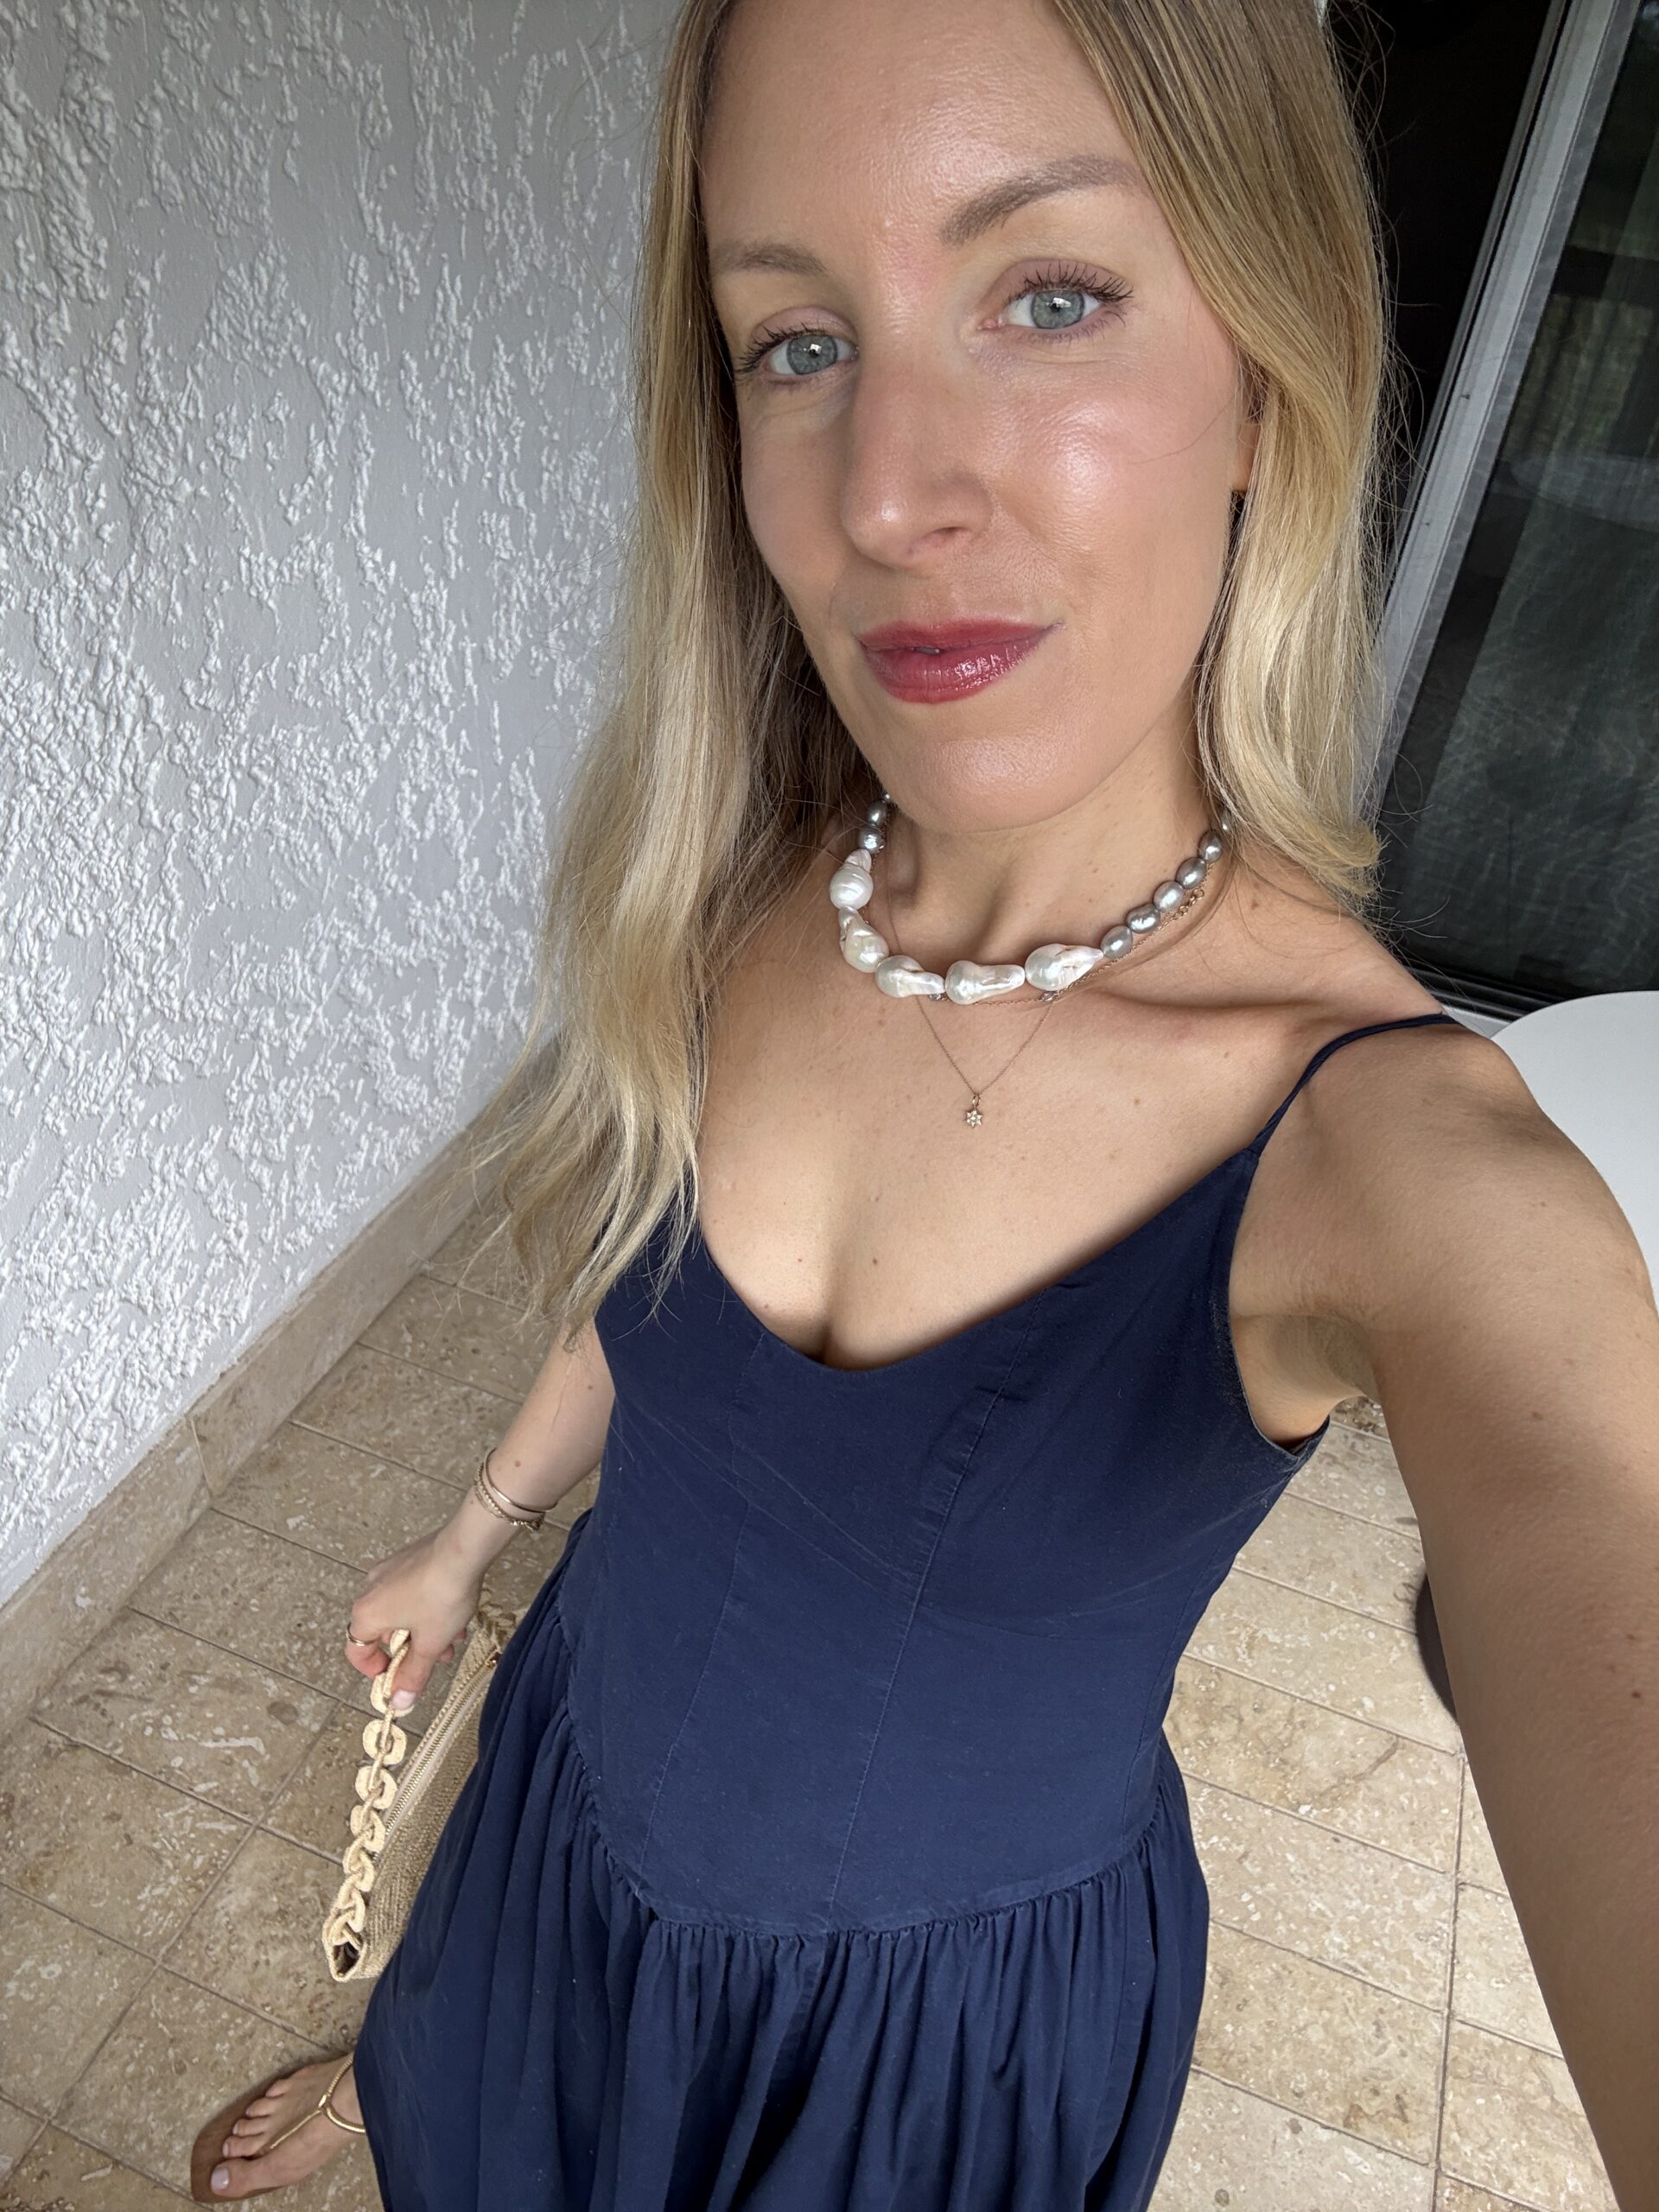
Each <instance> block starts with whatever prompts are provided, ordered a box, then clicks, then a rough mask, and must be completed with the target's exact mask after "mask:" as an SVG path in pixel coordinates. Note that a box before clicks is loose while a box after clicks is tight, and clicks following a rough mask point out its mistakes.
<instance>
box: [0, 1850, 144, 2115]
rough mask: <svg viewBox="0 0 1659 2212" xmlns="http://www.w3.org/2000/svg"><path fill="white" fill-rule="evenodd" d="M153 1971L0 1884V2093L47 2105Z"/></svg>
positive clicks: (50, 2107)
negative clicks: (2, 1887) (3, 1888)
mask: <svg viewBox="0 0 1659 2212" xmlns="http://www.w3.org/2000/svg"><path fill="white" fill-rule="evenodd" d="M153 1970H154V1969H153V1968H152V1967H151V1965H150V1962H149V1960H148V1959H146V1958H143V1956H141V1955H140V1954H139V1953H138V1952H137V1951H130V1950H129V1949H128V1948H126V1946H125V1945H124V1944H123V1943H118V1942H114V1941H113V1940H112V1939H111V1937H109V1936H99V1935H98V1934H96V1933H95V1932H94V1931H93V1930H92V1929H90V1928H83V1927H81V1925H80V1924H79V1922H78V1921H73V1920H69V1919H66V1918H65V1916H64V1915H63V1914H62V1913H60V1912H54V1911H53V1910H51V1908H50V1907H49V1906H48V1905H43V1904H36V1903H35V1900H34V1898H32V1897H21V1896H19V1895H18V1893H17V1892H16V1891H15V1890H0V2091H3V2093H4V2094H5V2095H6V2096H8V2097H10V2098H14V2099H16V2102H17V2103H18V2104H20V2105H27V2106H28V2107H29V2109H30V2110H31V2111H33V2112H37V2113H51V2112H52V2111H54V2109H55V2107H56V2105H57V2101H58V2100H59V2098H60V2096H62V2094H63V2093H64V2091H65V2090H66V2089H67V2088H68V2087H69V2085H70V2083H71V2082H73V2081H74V2080H75V2078H76V2076H77V2075H79V2072H80V2069H81V2068H82V2067H83V2066H85V2065H86V2062H87V2060H88V2059H89V2058H90V2057H91V2056H92V2053H93V2052H94V2051H95V2050H97V2048H98V2046H99V2044H100V2043H102V2042H103V2040H104V2038H105V2036H106V2035H107V2034H108V2033H109V2031H110V2030H111V2027H112V2026H113V2025H114V2024H115V2022H116V2020H117V2018H118V2017H119V2015H120V2013H121V2012H122V2011H123V2009H124V2007H125V2006H126V2005H129V2004H130V2002H131V2001H132V1999H133V1998H134V1997H135V1996H136V1995H137V1993H138V1990H139V1988H140V1986H142V1984H143V1980H144V1978H145V1977H146V1975H148V1974H150V1973H151V1972H153Z"/></svg>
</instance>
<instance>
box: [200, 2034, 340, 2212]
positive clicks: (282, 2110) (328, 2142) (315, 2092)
mask: <svg viewBox="0 0 1659 2212" xmlns="http://www.w3.org/2000/svg"><path fill="white" fill-rule="evenodd" d="M339 2063H340V2061H339V2059H338V2058H326V2059H320V2060H319V2061H318V2062H317V2063H316V2064H315V2066H302V2067H301V2068H300V2069H299V2071H298V2072H297V2073H296V2074H284V2075H283V2077H282V2079H281V2080H280V2081H277V2082H272V2083H271V2085H270V2088H268V2089H267V2090H266V2091H265V2093H264V2095H263V2096H259V2097H256V2098H255V2099H254V2101H253V2102H252V2103H251V2105H250V2106H249V2107H248V2108H247V2110H246V2112H245V2113H243V2115H242V2117H241V2119H240V2120H238V2121H237V2123H236V2125H235V2126H234V2127H233V2128H232V2131H231V2133H230V2134H229V2135H228V2136H226V2139H225V2144H224V2148H223V2152H222V2156H221V2158H220V2161H219V2164H218V2165H216V2166H215V2167H214V2168H213V2180H212V2183H211V2187H212V2189H213V2195H214V2196H215V2198H218V2197H221V2196H222V2197H223V2198H224V2200H225V2202H226V2203H227V2204H232V2203H234V2202H235V2201H236V2199H237V2198H238V2196H251V2195H252V2193H253V2192H254V2190H260V2189H283V2188H285V2187H286V2186H287V2185H288V2183H290V2182H296V2181H303V2180H304V2179H305V2177H306V2176H307V2175H308V2174H314V2173H315V2172H316V2171H317V2169H318V2167H319V2166H325V2165H327V2163H328V2161H329V2159H330V2158H333V2157H334V2153H335V2152H336V2151H343V2150H344V2149H345V2147H346V2144H347V2143H349V2142H351V2141H353V2137H351V2136H349V2135H347V2134H346V2131H345V2129H344V2128H343V2127H336V2126H334V2122H333V2120H330V2119H329V2118H328V2116H327V2113H321V2112H318V2111H316V2110H315V2106H316V2101H317V2099H318V2098H319V2097H320V2096H321V2094H322V2093H323V2091H324V2089H326V2088H327V2086H328V2076H329V2075H331V2074H332V2073H333V2072H334V2069H335V2067H336V2066H338V2065H339ZM333 2102H334V2110H335V2111H336V2112H337V2113H340V2117H341V2118H342V2119H343V2120H361V2119H362V2117H363V2114H362V2111H361V2108H360V2107H359V2104H358V2101H357V2082H356V2080H355V2078H354V2076H353V2069H352V2068H351V2067H349V2066H348V2067H347V2068H346V2071H345V2072H344V2073H343V2074H342V2075H340V2081H339V2082H338V2083H337V2085H336V2087H335V2089H334V2099H333ZM302 2112H308V2113H311V2115H312V2117H311V2118H310V2120H308V2121H307V2123H306V2125H305V2126H303V2127H300V2128H296V2129H295V2132H294V2133H293V2134H292V2135H290V2136H289V2139H288V2140H287V2142H286V2143H279V2144H278V2145H277V2148H276V2149H275V2150H274V2151H271V2152H266V2151H265V2147H264V2146H265V2145H266V2144H267V2143H269V2142H270V2140H271V2139H272V2137H273V2136H277V2135H280V2134H281V2133H282V2132H283V2129H284V2128H285V2127H292V2126H293V2125H294V2122H295V2121H296V2120H297V2119H298V2118H299V2116H300V2114H301V2113H302ZM356 2140H359V2141H360V2140H361V2138H360V2137H359V2138H356Z"/></svg>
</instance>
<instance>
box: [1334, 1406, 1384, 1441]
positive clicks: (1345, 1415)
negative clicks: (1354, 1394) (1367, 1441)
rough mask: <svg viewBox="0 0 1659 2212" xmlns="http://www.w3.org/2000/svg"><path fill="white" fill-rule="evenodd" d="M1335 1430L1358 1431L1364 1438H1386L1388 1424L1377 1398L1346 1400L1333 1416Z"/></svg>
mask: <svg viewBox="0 0 1659 2212" xmlns="http://www.w3.org/2000/svg"><path fill="white" fill-rule="evenodd" d="M1331 1423H1332V1427H1333V1428H1351V1429H1356V1430H1357V1431H1358V1433H1360V1434H1361V1435H1362V1436H1381V1437H1383V1438H1386V1437H1387V1435H1388V1433H1389V1427H1388V1423H1387V1422H1386V1421H1384V1420H1383V1408H1382V1407H1381V1406H1379V1405H1378V1404H1377V1402H1376V1399H1375V1398H1344V1400H1343V1402H1342V1403H1341V1404H1340V1405H1339V1406H1338V1407H1337V1408H1336V1409H1335V1410H1334V1412H1333V1413H1332V1416H1331Z"/></svg>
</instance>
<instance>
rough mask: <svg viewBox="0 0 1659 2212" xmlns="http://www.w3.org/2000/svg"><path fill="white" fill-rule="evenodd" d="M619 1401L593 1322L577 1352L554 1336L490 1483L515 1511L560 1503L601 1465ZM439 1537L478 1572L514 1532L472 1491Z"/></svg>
mask: <svg viewBox="0 0 1659 2212" xmlns="http://www.w3.org/2000/svg"><path fill="white" fill-rule="evenodd" d="M615 1395H616V1393H615V1390H614V1389H613V1385H612V1382H611V1375H610V1370H609V1368H608V1367H607V1365H606V1363H605V1354H604V1351H602V1349H601V1345H600V1342H599V1333H598V1332H597V1330H596V1329H595V1328H594V1325H593V1323H592V1322H591V1321H589V1322H588V1325H587V1327H586V1328H585V1329H584V1330H583V1331H582V1334H581V1336H580V1337H579V1338H577V1340H576V1349H575V1351H574V1352H566V1351H563V1349H562V1348H561V1345H560V1344H559V1342H558V1341H557V1339H555V1341H554V1344H553V1348H552V1350H551V1351H550V1352H549V1353H548V1356H547V1358H546V1360H545V1362H544V1363H543V1366H542V1370H541V1372H540V1373H539V1374H538V1375H537V1377H536V1380H535V1382H534V1383H531V1387H530V1393H529V1395H528V1396H527V1397H526V1398H525V1400H524V1403H523V1405H521V1406H520V1407H519V1408H518V1412H517V1413H516V1414H514V1415H513V1417H512V1421H509V1422H508V1424H507V1426H506V1427H505V1430H503V1432H502V1434H501V1440H500V1441H499V1443H498V1444H497V1445H496V1446H494V1449H493V1452H492V1455H491V1459H490V1478H491V1480H492V1481H493V1483H494V1484H496V1486H497V1488H498V1489H499V1490H500V1491H503V1492H504V1493H505V1495H506V1496H507V1497H510V1498H511V1499H512V1502H513V1503H514V1504H515V1505H528V1506H532V1507H541V1506H550V1505H556V1504H557V1503H558V1502H559V1500H560V1499H561V1498H562V1497H563V1496H564V1495H565V1493H566V1492H567V1491H572V1490H574V1489H575V1486H576V1484H578V1483H579V1482H581V1481H582V1479H583V1478H585V1477H586V1476H588V1475H589V1474H591V1473H592V1472H593V1470H594V1467H595V1466H597V1465H598V1464H599V1460H600V1457H601V1453H602V1452H603V1451H604V1448H605V1432H606V1430H607V1427H609V1425H610V1419H611V1408H612V1405H613V1402H614V1400H615ZM441 1533H442V1541H444V1542H445V1544H446V1545H448V1547H449V1548H451V1549H453V1550H454V1553H455V1554H456V1555H457V1556H458V1557H459V1558H460V1559H461V1560H464V1561H465V1562H466V1563H467V1565H469V1566H474V1567H479V1568H482V1567H486V1566H487V1565H488V1564H489V1562H490V1560H493V1559H495V1558H497V1557H498V1556H499V1554H500V1553H501V1552H502V1551H503V1550H504V1549H505V1547H506V1546H507V1545H508V1544H509V1543H511V1542H512V1534H513V1532H512V1528H511V1526H510V1525H509V1524H508V1523H507V1522H505V1521H503V1520H500V1519H499V1517H498V1516H496V1515H495V1514H493V1513H492V1512H491V1511H490V1510H489V1508H488V1507H487V1506H486V1505H480V1503H479V1501H478V1500H477V1498H476V1497H474V1496H473V1494H472V1492H471V1491H468V1492H467V1496H466V1497H464V1498H463V1499H462V1500H461V1503H460V1505H459V1506H457V1507H456V1509H455V1511H454V1515H453V1516H452V1517H451V1518H450V1519H449V1521H448V1522H446V1523H445V1525H444V1528H443V1529H442V1532H441Z"/></svg>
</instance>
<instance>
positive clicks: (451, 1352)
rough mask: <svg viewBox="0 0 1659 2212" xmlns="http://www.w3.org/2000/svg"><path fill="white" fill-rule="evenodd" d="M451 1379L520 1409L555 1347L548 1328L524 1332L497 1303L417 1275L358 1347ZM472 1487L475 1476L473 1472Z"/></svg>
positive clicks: (506, 1308) (509, 1309) (469, 1471)
mask: <svg viewBox="0 0 1659 2212" xmlns="http://www.w3.org/2000/svg"><path fill="white" fill-rule="evenodd" d="M552 1341H553V1332H552V1328H551V1325H550V1324H541V1325H537V1327H535V1328H533V1329H532V1328H530V1327H528V1326H526V1327H520V1325H519V1323H518V1316H517V1315H516V1314H515V1313H513V1311H512V1307H511V1306H504V1305H502V1303H501V1302H500V1300H499V1299H494V1298H480V1296H479V1294H478V1293H477V1292H476V1291H474V1290H457V1289H456V1288H455V1287H454V1284H453V1283H447V1282H440V1281H438V1279H437V1278H436V1276H435V1275H416V1278H415V1279H414V1281H412V1282H410V1283H406V1284H405V1285H404V1287H403V1289H402V1290H400V1291H399V1292H398V1294H397V1297H396V1298H394V1299H393V1300H392V1301H391V1305H390V1306H387V1308H386V1310H385V1313H382V1314H380V1315H379V1316H378V1318H377V1319H375V1320H374V1321H372V1323H371V1324H370V1325H369V1326H368V1327H367V1328H366V1329H365V1330H364V1331H363V1332H362V1335H361V1337H360V1338H359V1342H361V1343H363V1344H368V1345H370V1346H371V1347H372V1349H373V1350H374V1351H385V1352H391V1353H392V1354H393V1355H394V1356H395V1357H397V1358H399V1359H407V1360H412V1361H414V1363H416V1366H418V1367H429V1368H430V1369H431V1370H432V1371H433V1372H434V1373H435V1374H437V1375H447V1376H449V1377H450V1378H451V1379H452V1380H453V1381H454V1382H457V1383H473V1384H474V1385H475V1386H476V1387H477V1388H478V1389H483V1390H493V1391H495V1392H497V1393H498V1394H499V1395H500V1396H502V1397H505V1398H511V1399H512V1402H513V1403H514V1405H515V1407H516V1406H518V1405H520V1404H522V1403H523V1402H524V1399H525V1398H526V1397H527V1396H528V1395H529V1393H530V1386H531V1383H533V1382H534V1381H535V1380H536V1377H537V1375H538V1374H539V1373H540V1372H541V1370H542V1367H543V1363H545V1361H546V1358H547V1354H548V1351H549V1348H550V1345H551V1344H552ZM471 1475H472V1469H471V1468H470V1467H469V1468H468V1469H467V1477H468V1478H469V1479H470V1478H471Z"/></svg>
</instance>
